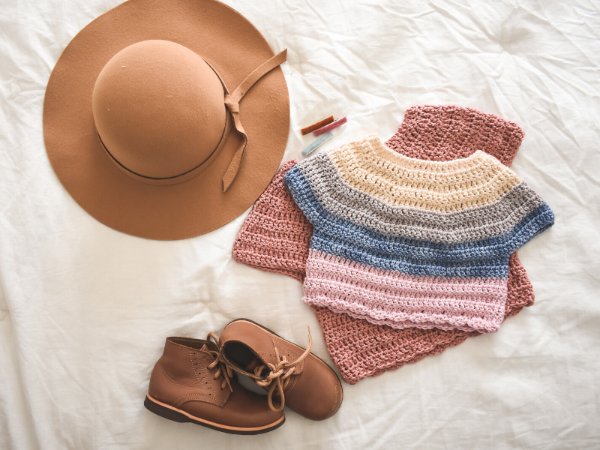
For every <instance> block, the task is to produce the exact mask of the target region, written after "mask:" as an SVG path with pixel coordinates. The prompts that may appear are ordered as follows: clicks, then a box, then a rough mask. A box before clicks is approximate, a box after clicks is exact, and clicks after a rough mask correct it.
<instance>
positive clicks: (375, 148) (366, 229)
mask: <svg viewBox="0 0 600 450" xmlns="http://www.w3.org/2000/svg"><path fill="white" fill-rule="evenodd" d="M284 182H285V184H286V185H287V187H288V189H289V191H290V192H291V194H292V197H293V198H294V201H295V202H296V204H297V205H298V207H299V208H300V209H301V210H302V212H303V213H304V215H305V216H306V218H307V219H308V221H309V222H310V223H311V224H312V225H313V235H312V238H311V241H310V250H309V256H308V261H307V268H306V279H305V281H304V301H306V302H307V303H309V304H311V305H314V306H321V307H327V308H329V309H330V310H332V311H334V312H339V313H346V314H348V315H350V316H352V317H355V318H357V319H364V320H367V321H369V322H371V323H374V324H378V325H388V326H391V327H393V328H399V329H401V328H410V327H416V328H422V329H430V328H438V329H445V330H454V329H458V330H463V331H467V332H470V331H478V332H492V331H496V330H497V329H498V328H499V327H500V324H501V322H502V320H503V318H504V308H505V303H506V299H507V278H508V261H509V257H510V254H511V253H512V252H514V251H515V250H516V249H517V248H519V247H520V246H522V245H523V244H524V243H526V242H527V241H529V240H530V239H531V238H532V237H533V236H535V235H537V234H538V233H539V232H541V231H543V230H544V229H546V228H547V227H549V226H550V225H551V224H552V223H553V221H554V216H553V214H552V211H551V210H550V208H549V207H548V206H547V205H546V204H545V203H544V202H543V201H542V200H541V198H540V197H539V196H538V195H537V194H536V193H535V192H533V191H532V190H531V189H530V188H529V187H528V186H527V185H526V184H525V183H524V182H522V181H521V180H520V179H519V177H518V176H517V175H516V174H515V173H514V172H512V171H511V170H510V169H509V168H507V167H506V166H504V165H502V164H501V163H500V162H499V161H498V160H497V159H495V158H494V157H492V156H490V155H488V154H486V153H484V152H482V151H477V152H475V153H473V154H472V155H470V156H469V157H467V158H463V159H457V160H452V161H446V162H438V161H427V160H420V159H414V158H410V157H407V156H404V155H401V154H399V153H395V152H393V151H392V150H390V149H389V148H388V147H386V146H385V144H384V143H383V142H382V141H381V140H380V139H379V138H377V137H368V138H365V139H362V140H360V141H356V142H353V143H350V144H347V145H344V146H342V147H340V148H338V149H335V150H332V151H330V152H328V153H322V154H319V155H317V156H316V157H314V158H310V159H308V160H305V161H302V162H301V163H298V164H297V165H296V166H294V167H293V168H292V169H290V170H289V171H288V172H287V174H286V175H285V177H284ZM374 217H376V218H374Z"/></svg>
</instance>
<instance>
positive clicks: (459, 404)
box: [0, 0, 600, 450]
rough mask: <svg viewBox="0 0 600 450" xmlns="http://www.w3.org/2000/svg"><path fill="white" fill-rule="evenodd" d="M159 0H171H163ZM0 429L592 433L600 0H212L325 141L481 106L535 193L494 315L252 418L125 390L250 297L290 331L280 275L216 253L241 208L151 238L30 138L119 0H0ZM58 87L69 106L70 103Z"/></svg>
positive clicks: (596, 369) (295, 325)
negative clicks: (213, 226) (194, 412)
mask: <svg viewBox="0 0 600 450" xmlns="http://www.w3.org/2000/svg"><path fill="white" fill-rule="evenodd" d="M165 1H167V0H165ZM0 3H1V4H0V152H1V153H0V210H1V214H0V448H3V449H4V448H14V449H29V448H45V449H92V448H102V449H130V448H134V449H136V448H139V449H142V448H144V449H148V448H156V449H162V448H215V449H217V448H218V449H221V448H224V449H237V448H240V446H244V448H248V449H254V448H257V449H258V448H260V449H262V450H265V449H281V448H286V449H289V450H292V449H305V448H343V449H350V448H357V449H365V448H369V449H371V448H407V447H418V448H557V449H558V448H591V447H596V448H598V446H600V427H598V423H600V404H599V403H600V383H598V374H599V373H600V358H599V345H600V326H599V323H600V322H599V321H600V301H599V300H600V299H599V297H598V293H599V292H600V262H599V261H600V258H599V257H598V256H599V255H600V239H599V238H600V236H599V232H598V229H599V226H600V206H599V205H600V182H599V181H598V180H599V174H600V151H599V150H598V145H599V144H598V143H599V142H600V130H599V125H598V124H599V122H600V89H599V82H598V80H599V75H600V5H598V3H597V2H593V1H577V2H576V1H570V2H558V1H543V2H542V1H519V2H517V1H510V2H501V1H492V0H489V1H485V2H483V1H481V2H479V1H478V2H472V1H467V0H460V1H442V0H439V1H438V0H432V1H429V2H422V1H419V0H407V1H401V2H400V1H397V0H365V1H360V2H358V1H357V2H342V1H331V2H323V1H319V0H307V1H302V2H298V1H294V0H263V1H260V2H248V1H243V0H228V2H227V3H229V4H231V6H233V7H235V8H236V9H238V10H239V11H241V12H242V13H243V14H244V15H245V16H246V17H247V18H248V19H249V20H250V21H252V22H253V23H254V24H255V25H256V27H257V28H259V29H260V30H261V31H262V32H263V34H264V35H265V37H266V38H267V40H268V41H269V43H270V44H271V46H272V48H273V49H274V50H281V49H283V48H285V47H287V48H288V49H289V53H288V54H289V59H288V62H287V63H286V64H285V65H284V66H283V69H284V72H285V75H286V79H287V82H288V85H289V89H290V95H291V104H292V110H291V116H292V130H291V132H290V139H289V142H288V146H287V151H286V160H287V159H290V158H292V157H299V156H300V152H301V150H302V148H303V147H304V146H305V145H307V144H308V143H309V142H310V138H302V137H301V136H300V133H299V131H298V129H299V127H300V126H304V125H307V124H309V123H312V122H314V121H316V120H318V119H321V118H322V117H324V116H326V115H329V114H335V115H338V116H341V115H348V116H349V122H348V124H347V125H344V126H343V127H342V128H340V129H339V130H337V131H336V132H335V134H336V137H335V139H334V140H332V141H330V142H329V143H327V145H325V146H324V148H331V147H332V146H335V145H339V144H341V143H343V142H344V141H348V140H351V139H353V138H355V137H359V136H362V135H364V134H367V133H378V134H379V135H380V136H382V137H383V138H387V137H388V136H389V135H391V134H392V133H393V132H394V131H395V129H396V128H397V127H398V125H399V124H400V122H401V120H402V114H403V111H404V110H405V109H406V108H407V107H409V106H410V105H413V104H422V103H429V104H458V105H463V106H471V107H475V108H478V109H480V110H482V111H485V112H492V113H496V114H499V115H501V116H503V117H505V118H508V119H510V120H514V121H516V122H518V123H519V124H520V125H521V126H522V127H523V129H524V130H525V132H526V135H527V136H526V138H525V141H524V143H523V145H522V147H521V151H520V153H519V155H518V157H517V159H516V161H515V164H514V169H515V170H516V171H517V172H518V173H519V174H520V175H521V176H522V177H523V178H524V179H525V180H526V181H527V182H528V183H529V184H530V185H531V186H532V187H533V188H534V189H535V190H536V191H538V192H539V193H540V194H541V196H542V197H543V198H544V199H547V201H548V203H549V204H550V205H551V206H552V208H553V209H554V211H555V213H556V224H555V226H554V228H553V229H551V230H550V231H548V232H546V233H544V234H543V235H542V236H540V237H538V238H536V239H535V240H534V241H533V242H532V243H530V244H528V245H527V246H526V247H525V248H524V249H523V251H521V252H520V255H521V258H522V260H523V263H524V265H525V267H526V268H527V270H528V272H529V275H530V277H531V279H532V281H533V283H534V286H535V290H536V295H537V301H536V304H535V305H534V306H533V307H532V308H528V309H526V310H525V311H523V312H522V313H521V314H519V315H518V316H517V317H515V318H512V319H510V320H508V321H507V322H506V323H505V324H504V325H503V326H502V327H501V329H500V331H498V332H497V333H495V334H490V335H486V336H481V337H477V338H474V339H470V340H469V341H468V342H466V343H465V344H462V345H460V346H458V347H456V348H453V349H450V350H448V351H446V352H445V353H444V354H442V355H441V356H436V357H430V358H426V359H425V360H423V361H421V362H419V363H417V364H414V365H408V366H405V367H403V368H401V369H399V370H396V371H392V372H388V373H386V374H384V375H382V376H379V377H376V378H371V379H367V380H364V381H361V382H360V383H359V384H357V385H356V386H347V385H346V389H345V399H344V404H343V406H342V408H341V410H340V412H339V413H338V414H337V415H336V416H335V417H333V418H332V419H330V420H326V421H324V422H318V423H316V422H310V421H308V420H307V419H304V418H302V417H300V416H298V415H297V414H295V413H293V412H288V414H287V422H286V424H285V425H284V427H282V428H281V429H279V430H277V431H275V432H273V433H269V434H266V435H263V436H258V437H240V436H232V435H226V434H222V433H218V432H215V431H212V430H207V429H204V428H201V427H196V426H193V425H189V424H188V425H182V424H177V423H173V422H169V421H166V420H164V419H162V418H160V417H158V416H155V415H153V414H151V413H149V412H148V411H146V410H145V409H144V408H143V406H142V402H143V399H144V394H145V391H146V388H147V383H148V377H149V374H150V370H151V368H152V365H153V364H154V362H155V360H156V359H157V358H158V356H159V355H160V353H161V351H162V345H163V341H164V338H165V337H166V336H169V335H187V336H195V337H203V336H204V335H205V334H206V333H207V332H208V331H210V330H216V331H218V330H219V328H220V327H221V326H222V325H223V324H225V323H226V322H227V321H229V320H230V319H232V318H235V317H250V318H252V319H254V320H256V321H258V322H261V323H264V324H265V325H266V326H268V327H270V328H272V329H274V330H276V331H277V332H279V333H280V334H282V335H284V336H286V337H288V338H291V339H293V340H295V341H297V342H300V343H302V342H304V339H305V336H306V325H310V326H311V328H312V330H313V336H314V337H315V339H314V340H315V343H314V350H315V351H316V353H318V354H319V355H320V356H322V357H325V358H327V353H326V350H325V347H324V343H323V340H322V337H321V335H320V333H319V331H318V325H317V322H316V320H315V317H314V316H313V314H312V312H311V310H310V309H309V308H308V307H307V306H306V305H305V304H303V303H302V301H301V293H302V290H301V286H300V284H299V283H298V282H296V281H294V280H292V279H291V278H287V277H284V276H281V275H275V274H269V273H264V272H260V271H258V270H256V269H252V268H250V267H246V266H242V265H239V264H237V263H235V262H234V261H233V260H232V258H231V247H232V243H233V239H234V236H235V234H236V232H237V231H238V230H239V228H240V225H241V223H242V220H243V217H240V218H238V219H236V220H235V221H233V222H232V223H230V224H228V225H227V226H225V227H223V228H221V229H219V230H217V231H215V232H213V233H210V234H208V235H205V236H201V237H198V238H194V239H188V240H184V241H177V242H157V241H148V240H144V239H139V238H135V237H131V236H127V235H124V234H121V233H119V232H116V231H113V230H111V229H109V228H107V227H105V226H104V225H101V224H99V223H98V222H96V221H95V220H94V219H93V218H91V217H90V216H88V215H87V214H86V213H85V212H84V211H83V210H82V209H81V208H79V207H78V206H77V205H76V203H75V202H74V201H73V200H72V199H71V198H70V196H69V195H68V194H67V193H66V191H65V190H64V189H63V188H62V186H61V185H60V183H59V182H58V180H57V178H56V176H55V175H54V173H53V171H52V169H51V167H50V165H49V163H48V159H47V157H46V154H45V150H44V143H43V136H42V128H41V118H42V104H43V99H44V90H45V85H46V82H47V79H48V77H49V74H50V71H51V70H52V68H53V66H54V64H55V62H56V60H57V58H58V56H59V55H60V52H61V51H62V49H63V48H64V47H65V46H66V45H67V43H68V42H69V40H70V39H71V38H72V37H73V36H74V35H75V34H76V33H77V32H78V31H79V30H80V29H81V28H82V27H83V26H85V25H86V24H87V23H88V22H89V21H91V20H92V19H93V18H95V17H96V16H98V15H100V14H101V13H103V12H105V11H107V10H108V9H110V8H111V7H113V6H116V5H117V4H118V3H119V1H118V0H93V1H89V0H88V1H82V0H80V1H77V2H74V1H72V0H71V1H67V0H21V1H16V2H15V1H9V0H1V1H0ZM67 107H68V105H65V108H67Z"/></svg>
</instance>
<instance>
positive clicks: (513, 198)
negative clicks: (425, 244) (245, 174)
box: [298, 154, 543, 244]
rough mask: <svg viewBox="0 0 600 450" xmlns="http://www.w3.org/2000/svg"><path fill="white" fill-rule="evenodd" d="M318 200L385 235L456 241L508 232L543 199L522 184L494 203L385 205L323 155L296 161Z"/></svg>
mask: <svg viewBox="0 0 600 450" xmlns="http://www.w3.org/2000/svg"><path fill="white" fill-rule="evenodd" d="M298 167H299V168H300V170H302V174H303V175H304V176H305V177H306V179H307V180H308V182H309V183H310V185H311V188H312V190H313V192H314V194H315V196H316V198H317V199H318V200H319V202H320V203H321V204H322V205H323V207H325V208H326V209H327V210H328V211H330V212H331V213H332V214H335V215H336V216H338V217H340V218H343V219H345V220H348V221H350V222H352V223H355V224H356V225H359V226H362V227H365V228H368V229H370V230H373V231H376V232H377V233H381V234H384V235H387V236H398V235H400V236H403V237H405V238H412V239H418V240H423V237H424V236H426V240H428V241H431V242H439V243H445V244H458V243H461V242H473V241H479V240H482V239H488V238H491V237H495V236H500V235H502V234H505V233H507V232H509V231H510V230H511V229H512V228H514V227H515V226H516V225H517V224H518V223H519V222H520V221H521V220H523V219H524V218H525V217H526V216H527V215H528V214H530V213H531V212H533V211H534V210H535V209H536V208H538V207H539V206H541V205H542V204H543V201H542V199H541V198H540V197H539V196H538V195H537V194H536V193H535V192H534V191H533V190H532V189H531V188H529V186H527V185H526V184H525V183H521V184H519V185H518V186H516V187H515V188H513V189H511V190H510V191H509V192H508V193H507V194H506V195H504V196H503V197H502V198H501V199H500V200H498V201H497V202H496V203H493V204H489V205H485V206H481V207H477V208H472V209H469V210H465V211H459V212H455V213H451V214H439V213H434V212H431V211H425V210H422V209H417V208H409V207H400V206H392V205H389V204H387V203H385V202H383V201H382V200H379V199H376V198H373V197H371V196H369V195H368V194H366V193H364V192H362V191H359V190H357V189H355V188H353V187H352V186H350V185H348V184H347V183H346V182H345V181H344V180H343V179H342V178H341V177H340V175H339V174H338V172H337V170H336V168H335V166H334V165H333V163H332V161H331V160H330V159H329V158H328V157H327V155H326V154H319V155H317V156H315V157H314V158H311V160H309V161H306V163H305V164H300V165H299V166H298Z"/></svg>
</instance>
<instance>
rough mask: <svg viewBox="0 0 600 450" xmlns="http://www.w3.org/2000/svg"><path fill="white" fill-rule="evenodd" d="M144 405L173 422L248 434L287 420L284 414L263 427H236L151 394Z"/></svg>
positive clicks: (258, 432)
mask: <svg viewBox="0 0 600 450" xmlns="http://www.w3.org/2000/svg"><path fill="white" fill-rule="evenodd" d="M144 406H145V407H146V409H147V410H148V411H150V412H153V413H154V414H156V415H159V416H161V417H163V418H165V419H169V420H172V421H173V422H180V423H183V422H190V423H195V424H196V425H202V426H204V427H207V428H212V429H213V430H217V431H222V432H224V433H229V434H246V435H247V434H262V433H267V432H269V431H272V430H275V429H276V428H279V427H280V426H281V425H283V423H284V422H285V416H282V417H281V419H279V420H277V421H275V422H273V423H270V424H268V425H264V426H261V427H234V426H231V425H225V424H221V423H217V422H212V421H210V420H207V419H202V418H200V417H196V416H193V415H191V414H190V413H187V412H185V411H183V410H181V409H177V408H175V407H174V406H171V405H167V404H166V403H163V402H161V401H158V400H156V399H155V398H153V397H152V396H151V395H150V394H146V399H145V400H144Z"/></svg>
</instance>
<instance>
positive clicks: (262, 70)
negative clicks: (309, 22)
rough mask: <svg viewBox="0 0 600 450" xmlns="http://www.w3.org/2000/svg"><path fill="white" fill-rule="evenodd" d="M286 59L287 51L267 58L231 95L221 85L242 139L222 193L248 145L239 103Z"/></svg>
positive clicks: (226, 174) (235, 174) (234, 123)
mask: <svg viewBox="0 0 600 450" xmlns="http://www.w3.org/2000/svg"><path fill="white" fill-rule="evenodd" d="M286 59H287V49H286V50H283V51H282V52H280V53H278V54H276V55H275V56H273V57H271V58H269V59H268V60H266V61H265V62H264V63H262V64H261V65H260V66H258V67H257V68H256V69H254V70H253V71H252V72H250V73H249V74H248V75H247V76H246V78H244V79H243V80H242V82H241V83H240V84H239V85H238V86H237V87H236V88H235V89H234V90H233V91H231V93H229V92H228V91H227V88H226V87H225V83H222V84H223V87H224V89H225V91H226V95H225V107H226V108H227V111H229V114H231V117H232V118H233V125H234V128H235V130H236V131H237V132H238V134H239V135H240V136H241V137H242V143H241V145H240V146H239V147H238V148H237V149H236V151H235V153H234V155H233V157H232V158H231V161H230V162H229V165H228V166H227V169H226V170H225V174H224V175H223V180H222V181H223V192H227V190H228V189H229V188H230V187H231V185H232V184H233V182H234V180H235V177H236V176H237V174H238V172H239V170H240V166H241V164H242V159H243V157H244V153H245V152H246V147H247V145H248V135H247V134H246V130H245V129H244V126H243V125H242V120H241V118H240V101H241V100H242V99H243V98H244V96H245V95H246V93H247V92H248V91H249V90H250V89H251V88H252V86H254V85H255V84H256V83H257V82H258V81H259V80H260V79H261V78H262V77H264V76H265V75H266V74H268V73H269V72H271V71H272V70H273V69H275V68H276V67H278V66H279V65H281V64H282V63H283V62H285V60H286Z"/></svg>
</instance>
